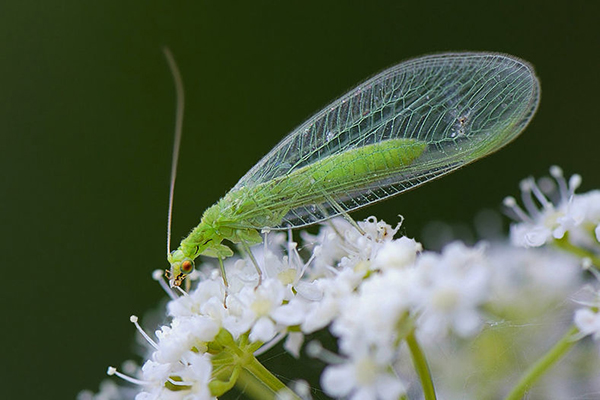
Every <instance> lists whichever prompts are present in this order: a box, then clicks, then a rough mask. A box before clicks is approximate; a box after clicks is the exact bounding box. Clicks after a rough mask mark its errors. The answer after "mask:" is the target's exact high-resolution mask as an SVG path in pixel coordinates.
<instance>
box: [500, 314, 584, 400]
mask: <svg viewBox="0 0 600 400" xmlns="http://www.w3.org/2000/svg"><path fill="white" fill-rule="evenodd" d="M577 332H579V330H578V329H577V327H575V326H573V327H572V328H571V329H569V331H568V332H567V333H566V334H565V335H564V336H563V337H562V338H561V339H560V340H559V341H558V342H557V343H556V344H555V345H554V347H552V348H551V349H550V350H549V351H548V352H547V353H546V354H545V355H544V356H543V357H542V358H541V359H539V360H538V361H537V362H536V363H535V364H534V365H532V366H531V367H529V369H528V370H527V371H525V374H524V375H523V377H522V378H521V380H520V381H519V383H517V385H516V386H515V387H514V388H513V390H512V391H511V392H510V393H509V394H508V396H506V398H505V400H521V399H522V398H523V397H524V396H525V394H526V393H527V391H528V390H529V388H531V386H533V384H534V383H535V382H536V381H537V380H538V379H539V378H540V377H541V376H542V375H543V374H544V373H546V372H547V371H548V370H549V369H550V368H551V367H552V366H553V365H554V364H556V363H557V362H558V361H559V360H560V359H561V358H562V357H563V356H564V355H565V354H567V352H568V351H569V350H570V349H571V347H573V345H574V344H575V343H576V340H574V339H573V335H575V334H576V333H577Z"/></svg>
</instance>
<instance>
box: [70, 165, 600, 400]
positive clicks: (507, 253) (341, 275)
mask: <svg viewBox="0 0 600 400" xmlns="http://www.w3.org/2000/svg"><path fill="white" fill-rule="evenodd" d="M551 171H552V176H553V177H554V178H555V179H556V182H557V183H558V191H557V192H556V193H557V195H556V196H554V197H552V196H553V195H552V194H551V191H550V190H549V189H548V187H547V186H548V185H547V183H548V182H545V183H543V184H540V185H538V184H536V183H535V182H534V181H533V180H532V179H530V180H526V181H525V182H524V183H523V184H522V190H523V203H524V205H525V208H526V210H527V212H528V213H529V214H526V213H525V212H524V211H523V210H522V209H521V208H519V207H518V206H517V205H516V201H515V200H514V199H512V198H509V199H507V200H506V201H505V204H506V205H507V206H509V207H510V208H511V209H512V210H513V212H514V213H515V214H516V215H517V216H518V217H519V218H520V220H521V222H519V223H517V224H515V225H513V226H512V227H511V240H512V243H513V244H512V245H510V244H507V243H496V242H494V243H480V244H478V245H476V246H474V247H467V246H465V245H464V244H462V243H460V242H452V243H449V244H447V245H446V246H445V247H444V249H443V250H442V251H441V252H440V253H434V252H428V251H423V249H422V246H421V244H420V243H418V242H416V241H415V240H413V239H409V238H407V237H399V238H397V239H394V235H395V234H396V233H397V231H398V229H399V226H398V227H396V228H393V227H392V226H390V225H387V224H386V223H384V222H382V221H377V220H376V219H375V218H373V217H371V218H369V219H367V220H366V221H364V222H359V223H358V224H359V226H360V228H361V229H362V230H363V231H364V234H361V233H359V231H358V230H357V229H355V228H354V227H353V226H352V225H351V224H350V223H348V222H346V221H345V220H343V219H336V220H332V221H329V222H328V223H327V224H325V225H324V226H323V227H322V228H321V230H320V232H319V233H318V234H317V235H309V234H307V233H303V242H304V243H305V244H306V248H305V249H304V250H307V249H310V250H311V252H310V255H309V257H305V258H303V257H301V256H300V253H301V252H299V251H298V249H297V245H296V243H293V242H292V241H291V239H288V240H286V235H285V234H282V233H275V234H272V233H271V234H268V237H267V238H266V239H267V240H266V243H265V245H264V246H258V247H257V248H255V249H253V252H254V259H256V260H257V262H258V264H259V267H260V269H261V271H262V277H261V279H260V280H259V278H258V276H257V274H256V269H255V266H254V265H252V262H251V261H250V260H247V259H243V258H232V259H229V260H227V261H226V263H225V269H226V272H227V278H228V282H229V286H228V287H225V285H224V283H223V280H222V279H221V277H220V276H219V274H218V273H217V272H216V268H214V267H213V266H209V267H208V268H209V269H210V271H211V272H209V273H208V274H207V275H208V276H206V277H203V279H202V280H201V281H200V282H199V283H198V284H197V285H196V286H195V288H194V289H193V290H191V291H189V292H188V293H185V292H183V293H182V294H181V295H179V296H178V297H175V296H173V300H172V301H171V302H169V304H168V315H169V317H170V323H169V325H166V326H163V327H161V328H160V329H159V330H158V331H156V333H155V336H156V338H157V339H158V340H157V341H154V340H153V339H151V338H149V337H148V338H147V340H148V342H149V343H150V344H151V346H152V352H151V355H150V357H149V359H148V361H146V362H145V364H144V365H143V366H142V367H141V369H139V370H138V372H137V374H136V375H137V378H136V379H133V378H128V379H129V380H131V381H134V383H136V384H138V385H140V387H141V390H140V392H139V393H138V394H137V396H136V397H135V398H136V400H150V399H186V400H192V399H194V400H203V399H212V398H214V397H215V396H216V395H215V391H216V392H218V393H219V390H221V389H223V388H229V387H230V386H231V385H233V384H235V379H236V377H237V376H238V375H239V370H236V363H238V361H236V358H235V357H234V356H231V354H234V353H235V354H237V353H240V352H241V353H244V352H250V354H258V353H261V352H264V351H266V350H267V349H269V348H270V347H272V346H273V345H274V344H276V343H277V342H279V341H281V340H285V343H284V348H285V349H286V350H287V351H288V352H289V353H290V354H292V355H294V356H295V357H299V356H300V354H301V348H302V345H303V344H304V342H305V338H306V336H307V335H309V334H312V333H314V332H317V331H319V330H322V329H328V330H329V331H330V333H331V334H332V335H333V336H334V337H335V338H336V340H337V351H336V353H331V352H330V351H328V350H325V349H323V348H319V347H314V346H313V351H311V354H312V355H313V356H315V357H318V358H320V359H321V360H323V361H326V362H327V363H328V365H327V366H326V368H325V370H324V371H323V373H322V375H321V386H322V389H323V390H324V391H325V393H326V394H328V395H329V396H331V397H334V398H348V399H367V400H369V399H374V400H375V399H386V400H387V399H390V400H392V399H394V400H395V399H398V398H399V397H401V396H402V395H405V394H407V393H409V394H410V393H415V390H417V392H418V389H415V386H418V385H416V383H415V377H414V372H411V370H410V366H411V365H412V364H411V360H410V358H411V355H413V354H412V353H411V351H409V350H408V349H407V346H406V343H407V338H409V337H412V338H413V340H415V341H416V342H418V343H421V344H423V346H424V349H426V350H427V352H429V353H430V354H428V355H429V356H430V358H429V361H430V364H431V367H432V369H434V370H435V369H440V370H443V371H446V377H447V378H448V379H453V378H454V377H453V372H455V371H458V370H460V368H459V367H458V366H459V365H460V363H459V362H458V361H457V359H456V358H452V357H451V358H450V359H448V358H444V357H436V356H435V355H432V354H431V353H434V352H435V351H436V350H437V351H438V352H439V350H440V349H444V348H445V347H446V346H454V348H455V349H456V348H458V347H460V345H457V343H460V342H461V341H462V342H465V341H466V340H476V339H477V340H481V341H483V340H484V339H485V340H488V339H487V336H485V334H484V333H482V331H484V328H486V327H490V326H493V325H501V324H502V323H504V322H505V321H507V320H509V319H510V320H511V321H517V322H516V323H521V322H525V321H527V320H528V318H537V315H539V314H538V313H541V312H544V311H545V310H546V311H547V310H548V309H549V308H551V307H555V308H556V307H558V305H559V304H562V303H564V300H565V298H567V297H568V296H570V295H572V294H573V293H574V292H576V291H577V290H578V289H579V288H580V287H581V282H582V276H583V274H582V269H581V268H580V265H581V264H582V258H581V254H576V255H577V256H579V257H573V256H572V255H568V254H567V253H565V252H561V251H556V250H554V249H550V248H547V247H544V248H541V249H531V248H530V247H540V246H542V245H543V244H545V243H548V242H550V241H552V240H560V239H562V238H566V237H567V236H568V239H569V241H570V243H571V245H572V246H578V247H579V248H583V249H585V251H587V252H589V254H591V255H593V254H594V252H595V251H596V250H598V249H600V247H598V246H599V243H598V240H597V239H598V236H599V232H600V228H599V226H600V191H599V192H590V193H588V194H584V195H575V193H574V191H575V189H576V187H577V186H579V183H580V178H579V177H578V176H574V177H572V178H571V179H570V180H569V184H567V183H566V182H565V180H564V178H563V177H562V172H560V170H559V169H558V168H556V167H554V168H553V169H552V170H551ZM549 198H550V199H549ZM551 200H553V201H554V202H552V201H551ZM536 202H537V203H536ZM590 232H592V234H591V235H590ZM523 247H524V248H523ZM586 254H587V253H586ZM584 258H585V259H586V260H589V258H588V257H584ZM305 260H307V261H305ZM588 263H589V262H588ZM594 304H595V306H593V307H592V306H590V307H586V308H584V309H582V310H580V311H578V312H577V317H576V319H575V322H576V323H577V326H580V331H581V332H582V336H584V335H586V334H590V335H593V336H594V337H595V338H600V317H598V314H597V304H596V303H594ZM594 307H595V308H594ZM570 312H573V310H572V309H571V311H570ZM513 323H515V322H513ZM548 323H552V322H548ZM490 340H491V339H490ZM494 340H496V339H494ZM457 341H458V342H457ZM496 345H497V343H496V342H494V344H492V345H491V346H492V347H493V346H496ZM536 345H537V346H539V345H541V344H540V343H536V344H535V345H533V344H531V343H529V344H527V346H531V348H533V347H535V346H536ZM232 348H235V351H231V349H232ZM315 348H316V350H314V349H315ZM472 350H473V349H472V348H470V349H469V351H471V353H470V354H472ZM454 351H455V355H458V354H459V351H458V350H454ZM236 352H237V353H236ZM511 353H518V352H516V351H515V350H514V349H512V350H511ZM446 354H447V353H446ZM513 356H514V355H513ZM511 360H512V362H521V361H522V360H515V359H511ZM227 368H229V369H227ZM500 369H501V363H500V361H498V360H496V364H495V370H496V371H499V370H500ZM225 370H227V371H230V373H229V374H224V373H223V371H225ZM231 371H233V372H231ZM236 371H237V372H236ZM482 371H483V369H482V370H481V371H477V373H483V372H482ZM110 372H111V373H115V371H114V370H111V371H110ZM462 372H464V370H462ZM473 374H475V373H473ZM215 376H216V377H218V378H215ZM224 376H225V378H224ZM465 376H466V375H465ZM290 378H291V377H290ZM463 378H464V377H463ZM465 379H466V378H465ZM484 379H487V378H484ZM215 380H217V381H218V382H215ZM228 385H229V386H228ZM440 386H442V387H443V388H444V389H446V390H447V391H448V392H452V391H453V388H452V384H445V383H444V380H443V379H441V383H440ZM219 388H221V389H219ZM110 390H111V392H110V393H114V390H115V389H114V387H113V386H110ZM223 390H224V389H223ZM456 390H457V391H460V390H465V391H466V389H465V387H462V389H460V388H459V389H456ZM490 390H491V389H490ZM459 394H460V393H459ZM463 394H464V392H463ZM101 395H102V393H101V394H98V395H96V397H93V398H94V399H97V400H100V399H103V400H110V399H112V398H113V397H111V396H110V395H109V394H108V391H107V392H105V393H104V395H105V396H106V397H99V396H101ZM121 395H122V393H121ZM474 396H475V397H479V398H481V397H482V396H483V397H488V398H492V397H497V393H496V392H494V393H492V392H489V393H485V395H482V392H481V391H479V394H478V395H477V394H476V395H474ZM81 398H82V399H83V398H85V397H84V395H82V396H81ZM88 398H92V397H91V396H90V397H88ZM114 398H117V397H114ZM296 398H297V397H296ZM448 398H450V397H448ZM547 398H552V397H547Z"/></svg>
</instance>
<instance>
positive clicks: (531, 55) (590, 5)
mask: <svg viewBox="0 0 600 400" xmlns="http://www.w3.org/2000/svg"><path fill="white" fill-rule="evenodd" d="M598 11H599V10H598V2H595V1H571V2H547V1H514V2H502V3H501V4H500V2H495V3H492V2H481V1H454V2H442V1H437V2H436V1H410V2H409V1H381V0H375V1H368V2H367V1H364V2H359V1H336V2H325V1H312V0H309V1H306V0H305V1H287V2H282V1H252V2H250V1H194V2H191V1H190V2H159V1H129V2H122V1H116V0H105V1H102V2H82V1H52V2H50V1H47V2H41V1H31V0H20V1H14V0H13V1H10V0H9V1H4V2H3V3H2V5H0V135H1V136H0V137H1V138H2V140H1V142H0V149H1V152H2V153H1V154H2V156H1V157H0V164H1V165H0V166H1V171H2V172H1V175H0V176H1V179H2V180H1V183H2V185H1V187H0V226H1V228H2V230H1V231H0V232H1V235H2V236H1V238H0V243H1V244H0V246H1V250H2V254H3V255H4V256H5V257H6V258H4V261H3V264H4V266H3V279H2V282H3V285H2V290H1V291H0V307H2V315H3V322H2V328H3V329H2V331H1V333H0V339H1V342H2V343H3V348H4V349H3V351H2V356H1V359H2V363H1V366H0V382H1V383H2V388H3V390H2V392H3V395H2V397H3V398H6V399H9V398H21V399H36V398H42V397H43V398H46V399H63V398H64V399H68V398H74V397H75V396H76V393H77V392H78V391H79V390H81V389H85V388H88V389H93V390H97V388H98V384H99V383H100V381H101V380H102V379H104V377H105V371H106V367H107V366H108V365H117V366H119V365H120V364H121V362H122V361H124V360H126V359H129V358H132V357H134V356H135V351H136V346H135V340H134V338H135V336H136V334H135V331H134V327H133V326H132V325H131V324H130V323H129V319H128V318H129V316H130V315H131V314H138V315H140V316H141V317H143V316H144V314H145V313H146V312H147V311H149V310H152V309H156V308H157V306H158V305H159V304H160V303H161V301H162V300H163V299H164V297H165V296H164V294H163V292H162V291H161V289H160V288H159V287H158V285H157V284H156V283H155V282H154V281H153V280H152V279H151V276H150V274H151V271H152V270H154V269H157V268H166V267H167V264H166V261H165V252H166V249H165V230H166V228H165V223H166V213H167V194H168V184H169V168H170V162H171V151H172V139H173V121H174V112H175V93H174V88H173V84H172V78H171V75H170V73H169V70H168V68H167V65H166V62H165V60H164V57H163V55H162V53H161V50H160V49H161V46H163V45H168V46H169V47H170V48H171V50H172V52H173V53H174V55H175V57H176V59H177V61H178V63H179V67H180V69H181V71H182V74H183V78H184V82H185V89H186V94H187V106H186V110H185V112H186V115H185V118H186V119H185V123H184V137H183V144H182V149H181V161H180V165H179V177H178V182H177V188H176V197H175V210H174V227H173V237H174V241H175V242H178V239H179V238H181V237H183V236H184V235H185V234H186V233H187V232H188V230H189V229H191V228H192V227H193V226H195V225H196V224H197V223H198V220H199V218H200V216H201V214H202V212H203V211H204V210H205V209H206V208H207V207H209V206H210V205H211V204H213V203H214V202H215V201H216V200H217V199H219V198H220V197H221V196H222V195H224V194H225V193H226V191H227V190H229V188H231V187H232V186H233V185H234V184H235V183H236V182H237V180H238V179H239V178H240V177H241V176H242V175H243V174H244V173H245V172H246V171H247V170H248V169H249V168H250V167H252V165H253V164H254V163H255V162H256V161H258V160H259V159H260V157H262V156H263V155H264V154H265V153H266V152H267V151H268V150H270V149H271V148H272V147H273V145H275V144H276V143H277V142H278V141H279V140H280V139H281V138H282V137H284V136H285V135H286V134H287V133H288V132H289V131H291V130H292V129H293V128H294V127H295V126H296V125H298V124H300V123H301V122H303V120H305V119H306V118H308V117H309V116H310V115H312V113H314V112H316V111H318V110H319V109H320V108H321V107H322V106H324V105H326V104H327V103H328V102H329V101H331V100H332V99H334V98H336V97H338V96H339V95H341V94H343V93H344V92H345V91H346V90H347V89H350V88H352V87H353V86H355V85H356V84H357V83H359V82H360V81H362V80H364V79H365V78H367V77H369V76H371V75H372V74H374V73H376V72H378V71H380V70H382V69H384V68H386V67H388V66H391V65H393V64H395V63H398V62H400V61H402V60H404V59H406V58H411V57H415V56H419V55H422V54H425V53H432V52H439V51H451V50H487V51H494V52H505V53H510V54H513V55H516V56H518V57H521V58H524V59H525V60H528V61H530V62H531V63H532V64H533V65H534V66H535V68H536V71H537V74H538V75H539V77H540V79H541V82H542V101H541V107H540V109H539V111H538V114H537V116H536V117H535V118H534V120H533V122H532V123H531V125H530V126H529V128H528V129H527V130H526V132H525V133H524V134H523V135H522V136H521V137H520V138H519V139H518V140H517V141H515V142H514V143H512V144H510V145H509V146H508V147H507V148H505V149H503V150H502V151H501V152H499V153H497V154H494V155H492V156H490V157H488V158H486V159H484V160H481V161H479V162H478V163H476V164H472V165H470V166H468V167H466V168H464V169H462V170H460V171H458V172H455V173H454V174H452V175H449V176H447V177H445V178H443V179H441V180H439V181H435V182H432V183H430V184H428V185H426V186H424V187H421V188H419V189H418V190H415V191H412V192H409V193H406V194H404V195H401V196H399V197H396V198H394V199H391V200H389V201H386V202H384V203H381V204H378V205H376V206H373V207H370V208H368V209H366V210H363V211H361V212H358V213H356V214H355V217H356V218H357V219H360V218H365V217H367V216H369V215H376V216H378V217H380V218H384V219H386V220H387V221H388V222H390V223H392V224H394V223H396V222H397V220H398V217H397V215H398V214H402V215H403V216H404V218H405V221H404V225H403V233H404V234H406V235H408V236H410V237H414V238H416V239H417V240H422V232H423V228H424V227H425V226H426V224H427V223H428V222H431V221H445V222H447V223H450V224H466V225H471V224H472V221H473V219H474V217H475V215H476V213H477V212H478V210H481V209H484V208H491V209H496V210H500V209H501V202H502V199H503V198H504V197H505V196H506V195H517V194H518V183H519V181H520V180H521V179H522V178H524V177H526V176H528V175H535V176H540V175H543V174H546V173H547V169H548V167H549V166H550V165H552V164H555V163H556V164H559V165H561V166H562V167H563V168H564V170H565V173H566V174H571V173H575V172H577V173H580V174H582V175H583V182H584V183H583V188H582V191H585V190H590V189H595V188H600V174H599V173H598V164H597V157H598V148H599V145H600V140H599V138H598V129H597V126H596V125H595V123H594V118H596V117H597V115H598V111H597V109H598V101H597V99H598V93H599V92H600V87H599V80H598V67H599V66H600V63H599V61H600V59H599V52H598V43H599V32H598V20H597V17H598ZM594 160H596V161H594ZM505 225H507V222H505ZM146 326H147V328H148V329H149V330H150V331H153V330H154V329H155V328H156V325H155V324H152V323H149V322H148V320H146ZM289 374H290V376H289V378H295V377H301V376H302V371H291V370H290V372H289Z"/></svg>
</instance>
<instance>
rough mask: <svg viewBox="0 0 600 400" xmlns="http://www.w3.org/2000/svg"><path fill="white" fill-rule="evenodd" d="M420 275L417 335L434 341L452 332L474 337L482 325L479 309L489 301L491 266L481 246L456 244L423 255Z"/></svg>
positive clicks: (419, 269) (419, 262) (420, 259)
mask: <svg viewBox="0 0 600 400" xmlns="http://www.w3.org/2000/svg"><path fill="white" fill-rule="evenodd" d="M416 268H417V271H419V273H420V278H419V279H420V290H419V293H420V295H419V298H418V299H417V301H416V304H415V307H416V309H417V312H418V313H419V319H418V325H417V332H418V333H419V335H420V336H421V337H423V338H425V339H429V340H433V339H436V338H439V337H442V336H444V335H445V334H446V333H447V332H448V330H450V329H451V330H452V331H453V332H455V333H456V334H458V335H459V336H463V337H467V336H471V335H474V334H475V333H477V332H478V331H479V329H480V328H481V326H482V323H483V321H482V317H481V311H480V307H481V306H482V305H483V304H484V303H485V302H486V301H487V300H488V296H489V290H488V289H489V283H490V277H491V272H490V267H489V264H488V262H487V259H486V257H485V253H484V249H483V247H482V246H478V247H475V248H468V247H466V246H465V245H463V244H462V243H459V242H454V243H451V244H450V245H448V246H446V247H445V248H444V249H443V251H442V254H439V255H438V254H436V253H423V254H422V255H421V256H420V257H419V258H418V259H417V263H416Z"/></svg>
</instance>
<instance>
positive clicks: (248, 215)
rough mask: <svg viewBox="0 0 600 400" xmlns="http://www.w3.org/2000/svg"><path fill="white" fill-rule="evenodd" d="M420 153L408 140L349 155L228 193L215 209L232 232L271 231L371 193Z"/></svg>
mask: <svg viewBox="0 0 600 400" xmlns="http://www.w3.org/2000/svg"><path fill="white" fill-rule="evenodd" d="M425 148H426V144H425V143H424V142H419V141H416V140H413V139H390V140H386V141H383V142H380V143H375V144H369V145H365V146H362V147H358V148H354V149H350V150H347V151H345V152H343V153H341V154H335V155H331V156H328V157H325V158H323V159H321V160H318V161H316V162H314V163H312V164H309V165H306V166H303V167H301V168H298V169H296V170H294V171H293V172H291V173H289V174H287V175H284V176H281V177H278V178H275V179H273V180H271V181H268V182H264V183H260V184H258V185H256V186H246V187H243V188H242V189H239V190H237V191H232V192H229V193H228V194H227V195H226V196H225V197H224V198H223V199H221V201H219V203H218V204H217V205H215V207H217V208H218V209H219V211H220V212H221V213H223V214H224V215H223V217H225V218H224V219H225V220H228V222H230V223H231V225H232V226H240V227H243V226H245V227H257V228H261V227H277V226H278V225H280V224H281V223H282V220H283V219H284V217H285V215H286V214H288V212H290V211H294V210H296V209H298V210H300V209H303V208H306V207H312V206H317V207H318V206H319V205H322V204H323V203H326V202H331V201H336V202H337V201H339V200H340V199H341V200H343V199H347V198H349V197H352V196H353V194H355V193H359V192H360V191H361V190H362V189H365V188H373V187H377V185H378V184H379V183H380V182H384V181H386V180H389V179H390V178H391V177H393V176H395V175H398V174H399V173H401V171H403V170H406V169H407V168H408V167H409V166H410V165H411V164H412V163H413V162H414V160H416V159H417V158H418V157H419V156H421V154H422V153H423V151H424V150H425ZM329 208H331V207H329ZM342 208H344V207H343V205H342ZM214 211H216V210H214ZM335 214H338V212H335ZM325 218H326V216H324V217H321V218H318V217H317V220H315V221H308V222H304V223H302V225H306V224H307V223H314V222H318V220H322V219H325ZM313 219H314V218H313ZM290 225H291V226H294V224H293V223H291V224H290Z"/></svg>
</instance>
